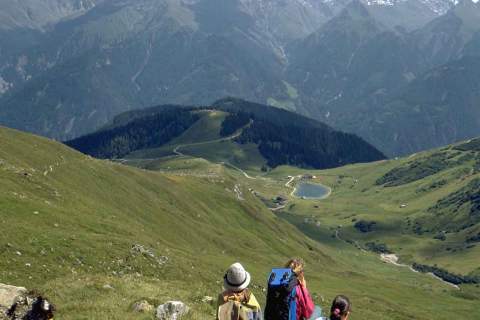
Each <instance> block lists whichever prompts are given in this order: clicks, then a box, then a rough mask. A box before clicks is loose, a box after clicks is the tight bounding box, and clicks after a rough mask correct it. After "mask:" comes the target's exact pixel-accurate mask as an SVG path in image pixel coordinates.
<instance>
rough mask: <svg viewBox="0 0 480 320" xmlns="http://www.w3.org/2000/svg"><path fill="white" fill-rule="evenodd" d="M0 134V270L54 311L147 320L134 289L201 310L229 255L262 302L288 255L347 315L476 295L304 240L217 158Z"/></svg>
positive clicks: (406, 311)
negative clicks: (138, 310)
mask: <svg viewBox="0 0 480 320" xmlns="http://www.w3.org/2000/svg"><path fill="white" fill-rule="evenodd" d="M0 141H1V144H0V159H1V161H0V179H1V181H2V183H1V184H0V203H1V206H0V223H1V224H0V226H1V229H2V232H1V233H0V250H1V252H2V259H0V278H1V279H2V282H6V283H9V284H13V285H22V286H26V287H29V288H36V289H38V290H40V291H42V292H45V293H46V294H47V295H48V296H50V297H51V298H52V299H53V301H54V302H55V303H56V304H57V306H58V308H59V312H58V318H60V319H151V316H145V315H138V314H134V313H133V312H131V311H130V307H131V305H132V304H133V303H134V302H135V301H137V300H139V299H142V298H147V299H148V300H150V301H151V302H153V303H159V302H163V301H165V300H169V299H182V300H184V301H186V302H187V303H188V304H189V305H191V306H192V307H193V312H192V314H191V316H190V318H191V319H211V318H212V314H213V312H214V308H213V307H212V306H210V305H207V304H204V303H202V302H200V299H201V297H202V296H204V295H211V296H215V294H216V293H217V292H218V291H219V290H220V289H221V282H220V280H221V278H222V273H223V271H224V269H225V268H226V267H227V266H228V265H229V264H230V263H231V262H233V261H235V260H240V261H242V262H243V263H244V264H245V265H246V267H247V268H248V269H249V270H250V271H251V272H252V275H253V286H252V287H253V289H254V292H255V293H256V294H257V296H258V297H259V298H260V300H261V301H262V302H263V301H264V295H263V293H262V291H261V287H262V286H264V285H265V279H266V275H267V273H268V270H269V269H270V268H271V267H272V266H278V265H280V264H282V263H283V262H284V261H285V260H286V259H287V258H288V257H290V256H292V255H298V256H302V257H304V258H305V259H306V260H307V264H308V265H307V274H308V278H307V279H308V284H309V287H310V288H311V292H312V294H313V295H314V297H315V300H316V302H317V303H319V304H321V305H322V306H323V307H324V308H326V307H327V305H328V303H329V300H330V299H331V298H332V297H333V296H334V295H335V294H338V293H345V294H348V295H349V296H351V297H352V299H353V301H354V304H355V310H354V314H353V315H352V319H370V318H381V319H430V318H431V317H432V315H435V318H436V319H449V318H451V317H453V316H460V317H467V316H470V317H471V316H472V315H476V314H477V313H476V312H478V310H477V304H476V302H475V301H472V300H469V299H467V298H465V297H462V296H459V295H458V292H456V291H455V290H452V289H451V288H450V287H449V286H447V285H444V284H441V283H440V282H438V281H437V280H435V279H433V278H430V277H425V276H423V275H419V274H415V273H412V272H410V271H409V270H407V269H397V268H393V267H392V266H390V265H386V264H383V263H381V262H380V261H379V259H378V258H377V256H375V255H373V254H371V253H367V252H360V251H357V250H356V249H353V248H352V247H351V246H350V245H347V244H345V243H342V242H340V241H335V240H334V239H331V238H328V237H325V238H319V239H310V238H308V237H305V236H304V234H303V233H302V232H300V231H299V230H298V229H297V228H295V227H293V226H292V225H290V224H288V223H286V222H285V221H284V219H281V218H279V217H277V216H276V215H275V214H273V213H272V212H270V211H269V210H267V209H266V208H265V206H264V205H263V203H262V202H261V201H260V200H259V199H257V198H256V197H254V196H253V195H252V194H251V193H250V192H249V191H248V187H249V184H248V183H247V180H248V181H249V182H250V183H252V184H258V185H259V186H260V185H266V184H268V183H270V182H268V181H267V183H265V181H263V182H261V181H257V180H251V179H246V178H244V177H243V176H242V175H241V174H239V173H238V172H236V171H230V170H228V169H225V168H223V167H221V166H213V168H216V170H214V171H212V172H210V174H206V175H204V176H195V175H188V174H182V175H179V174H174V173H172V174H162V173H159V172H151V171H145V170H141V169H135V168H130V167H126V166H123V165H120V164H114V163H111V162H108V161H100V160H95V159H92V158H90V157H87V156H84V155H82V154H79V153H77V152H75V151H72V150H70V149H68V148H66V147H65V146H63V145H60V144H58V143H54V142H52V141H49V140H46V139H43V138H38V137H34V136H31V135H27V134H23V133H20V132H17V131H13V130H9V129H4V128H0ZM172 161H174V160H172ZM177 161H179V160H177ZM180 161H186V160H184V159H181V160H180ZM192 163H196V161H193V162H192ZM197 164H198V163H197ZM172 165H173V164H172ZM182 170H183V169H182ZM250 180H251V181H250ZM271 183H272V185H276V186H277V187H276V188H277V189H278V190H281V189H282V187H281V186H280V185H279V184H278V183H276V184H275V181H272V182H271ZM236 184H238V185H240V187H239V188H240V190H242V197H243V198H244V199H245V200H243V201H241V200H239V199H238V198H237V195H236V194H235V192H233V189H234V185H236ZM312 237H313V236H312ZM315 240H318V241H315ZM134 244H141V245H142V246H143V247H144V248H146V249H148V250H149V251H150V252H152V253H153V257H152V256H150V255H148V254H142V253H139V252H138V251H135V250H133V251H132V246H133V245H134ZM17 251H18V252H17ZM19 253H20V254H19ZM164 257H168V259H167V258H164ZM105 285H109V286H111V287H113V289H111V288H110V287H109V286H105Z"/></svg>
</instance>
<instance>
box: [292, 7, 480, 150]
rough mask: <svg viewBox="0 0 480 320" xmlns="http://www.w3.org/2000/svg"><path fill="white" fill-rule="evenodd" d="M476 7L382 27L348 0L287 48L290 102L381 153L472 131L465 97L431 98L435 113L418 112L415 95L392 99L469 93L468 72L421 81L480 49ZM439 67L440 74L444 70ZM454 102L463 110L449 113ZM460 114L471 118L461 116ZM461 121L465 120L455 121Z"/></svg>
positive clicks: (465, 135) (421, 146) (469, 134)
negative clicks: (413, 24)
mask: <svg viewBox="0 0 480 320" xmlns="http://www.w3.org/2000/svg"><path fill="white" fill-rule="evenodd" d="M479 14H480V6H479V5H477V4H476V3H473V2H471V1H468V2H465V3H461V4H459V5H458V6H456V7H455V8H454V9H453V10H451V11H449V12H448V14H446V15H444V16H441V17H440V18H438V19H436V20H434V21H432V22H431V23H430V24H428V25H426V26H425V27H424V28H422V29H420V30H418V31H415V32H411V33H408V32H403V31H401V30H395V31H392V30H391V29H389V28H386V27H385V26H384V25H382V24H380V23H379V22H378V21H377V20H376V19H375V18H374V16H373V15H372V14H371V13H370V12H368V10H366V8H365V7H364V6H362V5H361V4H359V3H356V4H355V3H352V4H351V5H349V6H348V7H347V8H346V9H345V10H344V11H343V12H342V13H341V14H340V15H338V16H337V17H336V18H334V19H332V20H331V21H330V22H328V23H327V24H326V25H325V26H323V27H322V28H321V29H320V30H319V31H318V32H317V33H315V34H314V35H312V36H310V37H307V38H306V39H305V40H304V41H302V42H300V43H299V44H298V45H297V47H294V48H293V49H292V55H293V56H295V57H297V59H296V60H292V64H291V65H290V66H289V69H288V71H289V72H288V75H289V76H290V78H289V82H290V83H291V84H292V85H293V86H294V87H295V88H297V89H298V91H299V92H300V98H299V99H297V104H298V105H300V106H301V110H302V111H303V112H305V113H307V114H309V115H311V116H313V117H315V118H317V119H320V120H322V121H325V122H327V123H329V124H331V125H333V126H336V127H338V128H341V129H343V130H345V131H348V132H355V133H357V134H358V135H360V136H362V137H364V138H365V139H366V140H367V141H369V142H371V143H373V144H374V145H375V146H377V147H378V148H380V150H382V151H384V152H385V153H386V154H388V155H398V154H408V153H412V152H416V151H418V150H422V149H427V148H433V147H436V146H439V145H442V144H447V143H451V142H453V141H458V140H459V139H465V138H468V137H472V136H475V135H478V134H480V132H479V131H478V129H476V128H477V127H476V123H477V118H476V117H477V114H476V113H475V112H473V113H471V112H467V110H474V109H475V108H474V107H473V105H472V104H471V103H469V102H467V101H469V98H465V99H463V98H458V99H457V101H455V103H453V102H451V103H447V104H448V105H450V106H451V107H446V106H445V105H444V104H443V103H435V105H436V109H438V110H437V111H435V112H434V111H432V112H434V113H435V117H432V114H431V113H430V112H420V111H419V110H418V109H419V108H420V109H421V107H420V106H419V104H418V101H414V99H413V100H409V102H405V101H406V100H408V99H407V98H401V99H400V100H403V101H404V102H403V104H398V103H393V102H392V101H396V100H399V98H398V97H400V96H401V97H409V96H412V94H413V93H412V92H413V91H415V97H417V98H420V97H422V95H423V97H422V98H421V99H423V100H424V101H425V100H429V97H431V98H433V97H435V98H434V99H436V100H439V99H442V97H445V95H446V94H447V93H445V92H443V90H448V91H449V95H450V96H455V97H465V95H466V96H467V97H471V96H472V95H475V93H472V92H471V91H468V90H470V89H472V88H471V82H470V80H467V77H466V78H458V79H456V81H458V82H456V83H452V82H451V81H446V82H444V83H443V84H442V85H438V84H439V83H440V84H441V83H442V82H441V81H437V82H436V83H435V84H434V83H431V84H430V85H428V86H425V85H422V84H421V83H423V82H424V81H425V79H429V81H432V79H433V78H432V77H430V76H429V74H438V71H439V70H443V69H444V70H445V71H446V73H448V72H450V71H452V68H451V67H450V66H449V65H448V64H447V65H445V67H444V68H443V69H442V67H440V66H441V65H442V64H444V63H447V62H449V61H452V60H454V59H460V58H461V57H463V56H468V55H470V56H471V55H476V54H478V53H480V51H479V46H478V30H479V28H480V23H479V21H480V19H476V18H477V16H478V15H479ZM468 63H472V65H471V66H470V69H471V72H469V73H475V72H476V71H474V70H476V69H475V68H476V63H475V59H473V60H472V59H465V60H463V61H462V62H460V64H462V65H463V67H465V68H467V65H468ZM453 69H455V68H453ZM442 74H443V76H442V79H443V80H446V79H444V78H443V77H444V76H445V77H449V76H446V75H445V74H444V73H442ZM473 77H475V76H473ZM443 80H442V81H443ZM446 83H448V84H450V85H451V86H449V87H447V86H445V84H446ZM427 87H429V88H427ZM413 88H416V89H415V90H414V89H413ZM464 88H468V89H466V91H465V90H463V89H464ZM439 91H442V92H439ZM474 92H475V91H474ZM433 95H436V96H433ZM454 106H455V107H454ZM428 109H429V110H431V109H432V108H431V105H430V107H429V108H428ZM454 109H457V112H458V111H459V110H462V112H460V113H457V114H456V115H455V117H453V118H452V117H451V116H450V112H454V111H453V110H454ZM407 110H409V111H407ZM413 110H417V111H415V112H414V111H413ZM449 110H450V111H449ZM424 111H425V110H424ZM463 111H465V112H463ZM466 114H468V115H469V116H472V117H473V118H469V119H468V120H467V119H464V118H463V117H464V116H465V115H466ZM452 119H457V120H456V121H452ZM461 119H463V120H461ZM461 121H465V122H466V123H471V125H470V124H469V125H467V126H464V127H462V126H461V124H460V122H461ZM441 128H449V129H448V130H443V129H441ZM419 132H422V134H421V136H420V135H419V134H418V133H419Z"/></svg>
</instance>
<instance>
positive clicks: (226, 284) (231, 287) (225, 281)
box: [223, 271, 251, 292]
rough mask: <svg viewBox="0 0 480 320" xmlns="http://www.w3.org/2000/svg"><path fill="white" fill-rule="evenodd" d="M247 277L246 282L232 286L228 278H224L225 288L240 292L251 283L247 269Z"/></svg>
mask: <svg viewBox="0 0 480 320" xmlns="http://www.w3.org/2000/svg"><path fill="white" fill-rule="evenodd" d="M245 273H246V275H247V277H246V279H245V282H244V283H242V284H241V285H240V286H232V285H230V284H229V283H228V282H227V280H226V279H224V280H223V288H224V289H225V290H230V291H235V292H238V291H242V290H244V289H246V288H247V287H248V285H249V284H250V279H251V278H250V273H248V272H247V271H245Z"/></svg>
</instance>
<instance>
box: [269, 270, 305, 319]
mask: <svg viewBox="0 0 480 320" xmlns="http://www.w3.org/2000/svg"><path fill="white" fill-rule="evenodd" d="M297 285H298V279H297V276H296V275H295V273H294V272H293V271H292V270H291V269H289V268H286V269H272V272H271V273H270V277H269V278H268V290H267V303H266V306H265V320H296V319H297V301H296V294H297V293H296V291H295V287H296V286H297Z"/></svg>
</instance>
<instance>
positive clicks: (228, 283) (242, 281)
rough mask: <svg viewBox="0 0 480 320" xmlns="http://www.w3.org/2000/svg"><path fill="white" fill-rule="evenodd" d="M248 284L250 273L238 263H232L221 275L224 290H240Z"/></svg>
mask: <svg viewBox="0 0 480 320" xmlns="http://www.w3.org/2000/svg"><path fill="white" fill-rule="evenodd" d="M249 284H250V273H248V272H247V271H245V269H244V268H243V266H242V265H241V264H240V263H238V262H237V263H234V264H232V265H231V266H230V267H229V268H228V270H227V272H226V273H225V276H224V277H223V287H224V288H225V290H231V291H235V292H238V291H242V290H244V289H245V288H247V287H248V285H249Z"/></svg>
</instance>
